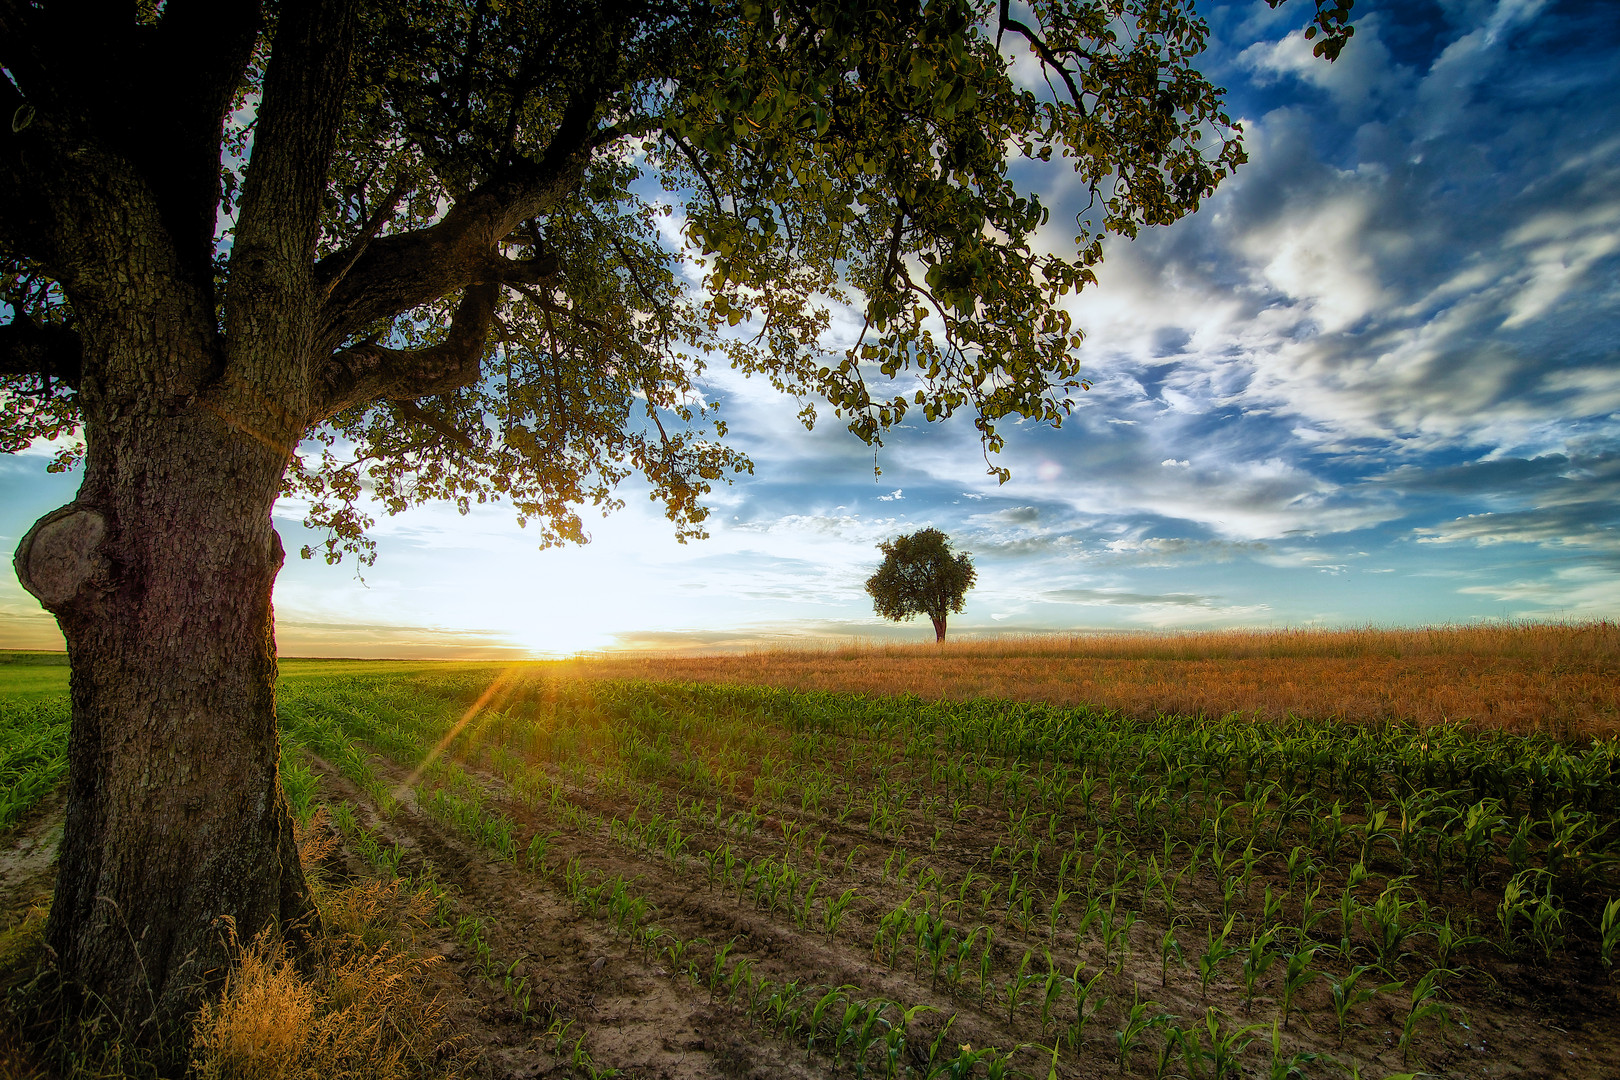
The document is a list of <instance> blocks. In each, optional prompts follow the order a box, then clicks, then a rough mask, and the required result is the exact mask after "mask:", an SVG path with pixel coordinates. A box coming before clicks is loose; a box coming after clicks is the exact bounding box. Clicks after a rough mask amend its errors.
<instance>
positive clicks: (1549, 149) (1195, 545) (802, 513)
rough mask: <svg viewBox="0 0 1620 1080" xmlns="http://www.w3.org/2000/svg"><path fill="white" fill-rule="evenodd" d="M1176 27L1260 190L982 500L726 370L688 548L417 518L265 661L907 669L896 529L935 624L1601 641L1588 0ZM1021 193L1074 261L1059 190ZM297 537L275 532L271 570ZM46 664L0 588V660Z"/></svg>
mask: <svg viewBox="0 0 1620 1080" xmlns="http://www.w3.org/2000/svg"><path fill="white" fill-rule="evenodd" d="M1201 10H1202V11H1204V12H1205V13H1206V14H1207V16H1208V17H1209V19H1210V21H1211V23H1212V25H1213V27H1214V31H1215V42H1214V45H1213V47H1212V49H1211V51H1210V53H1209V54H1208V56H1207V57H1206V61H1205V65H1204V66H1205V70H1206V71H1208V72H1209V73H1210V74H1211V76H1212V77H1213V78H1214V79H1215V81H1216V82H1217V83H1219V84H1221V85H1224V86H1226V87H1227V89H1228V92H1229V102H1230V106H1231V109H1230V111H1231V112H1232V114H1233V115H1234V117H1237V118H1241V120H1242V121H1243V124H1244V127H1245V129H1246V144H1247V146H1248V149H1249V155H1250V158H1251V160H1250V163H1249V164H1248V165H1247V166H1245V167H1244V168H1243V169H1241V170H1240V171H1239V172H1238V174H1237V175H1236V177H1235V178H1233V179H1232V180H1230V181H1228V183H1227V184H1226V185H1225V186H1224V187H1223V188H1222V189H1221V191H1220V192H1219V193H1218V194H1217V195H1216V197H1215V198H1214V199H1212V200H1209V201H1208V202H1207V203H1206V204H1205V206H1204V207H1203V209H1202V210H1200V212H1199V213H1198V214H1196V215H1194V216H1193V217H1191V218H1188V219H1186V220H1184V221H1183V222H1181V223H1179V224H1177V225H1175V226H1173V227H1171V228H1168V229H1160V230H1154V231H1151V232H1148V233H1144V234H1143V235H1142V236H1141V237H1140V238H1139V239H1138V240H1136V241H1135V242H1129V243H1128V242H1124V241H1116V242H1114V243H1112V244H1111V245H1110V246H1109V247H1108V249H1107V255H1106V261H1105V263H1104V265H1103V266H1102V268H1101V270H1100V277H1101V280H1102V284H1101V285H1100V286H1099V287H1098V288H1096V289H1093V290H1090V291H1088V292H1087V293H1086V294H1084V295H1083V296H1082V297H1080V298H1079V299H1078V300H1077V301H1076V302H1075V304H1074V312H1075V315H1076V317H1077V319H1078V322H1079V324H1080V325H1081V326H1082V327H1084V328H1085V330H1086V332H1087V335H1088V336H1087V341H1086V344H1085V346H1084V349H1083V353H1082V356H1083V358H1084V361H1085V364H1086V367H1087V373H1088V375H1089V376H1090V377H1091V378H1092V379H1094V380H1095V386H1094V388H1093V389H1092V390H1091V391H1090V392H1089V393H1088V394H1086V395H1085V396H1084V398H1083V400H1082V404H1081V407H1080V408H1079V409H1078V410H1077V412H1076V414H1075V416H1074V417H1073V418H1072V419H1071V420H1070V421H1069V422H1067V423H1065V424H1064V426H1063V428H1062V429H1061V430H1058V431H1053V430H1050V429H1044V428H1039V427H1034V426H1025V427H1019V428H1015V429H1013V430H1012V431H1011V433H1010V437H1009V439H1008V448H1007V451H1006V453H1005V454H1004V455H1003V458H1004V463H1005V464H1006V465H1008V466H1009V467H1010V468H1011V469H1012V471H1013V479H1012V481H1011V482H1009V483H1007V484H1005V485H1001V486H997V484H996V483H995V481H994V479H993V478H991V477H989V476H987V475H986V474H985V467H984V462H983V460H982V458H981V456H980V451H979V446H978V443H977V440H976V438H975V437H974V433H973V431H972V429H971V426H970V425H969V424H965V423H959V422H951V423H947V424H944V425H925V424H923V423H922V422H921V420H920V419H919V420H918V421H916V422H915V423H912V422H910V421H908V423H907V425H906V426H905V427H904V428H903V429H901V430H899V431H897V432H895V433H894V437H893V438H891V439H890V440H889V443H888V445H887V446H886V447H885V448H884V449H883V450H882V451H881V452H880V453H879V455H878V457H877V464H878V465H880V466H881V468H882V475H881V476H874V474H873V464H874V459H873V454H872V452H871V450H870V449H868V448H867V447H865V446H863V445H861V444H860V443H859V442H858V441H856V440H855V439H854V438H853V437H852V436H850V435H848V433H847V432H844V431H843V429H842V428H840V427H838V426H837V425H836V424H835V423H832V422H827V423H824V424H822V425H820V426H818V427H817V429H816V430H815V431H814V432H813V433H811V432H805V431H804V430H803V429H802V428H800V427H798V426H797V424H796V422H795V420H794V414H795V412H796V411H797V408H798V406H797V404H796V403H795V402H793V401H791V400H787V399H783V398H781V397H779V396H778V395H776V394H775V392H774V391H772V390H771V389H770V388H769V386H767V385H766V384H764V383H762V382H759V381H757V380H756V381H752V382H750V381H746V380H743V379H741V378H740V377H736V376H734V375H733V374H732V373H730V372H729V371H719V372H715V373H713V379H712V382H711V386H710V389H711V391H712V392H713V393H714V395H715V396H717V397H718V398H719V399H720V400H721V401H722V405H723V413H724V415H725V416H726V417H727V419H728V420H729V422H730V424H731V430H732V433H733V435H734V437H735V442H736V443H737V445H738V446H739V447H740V448H742V449H743V450H745V451H746V452H747V453H749V454H750V455H751V456H752V457H753V459H754V461H755V471H754V475H753V476H752V477H744V478H743V479H742V481H741V482H739V483H737V484H736V485H734V486H732V487H729V488H724V489H722V490H720V491H718V492H716V494H715V496H714V497H713V498H712V500H711V505H712V506H713V507H714V515H713V517H712V518H711V528H710V531H711V533H712V536H711V538H710V539H708V540H706V541H699V542H694V543H691V544H687V545H680V544H677V543H675V542H674V540H673V538H672V534H671V529H670V527H669V526H668V524H667V523H666V522H664V521H663V519H662V517H661V516H660V515H659V513H658V512H657V508H656V507H654V506H651V505H650V504H648V503H647V501H646V500H645V498H644V497H643V495H644V493H643V492H641V491H639V490H637V489H635V488H633V487H632V488H628V489H626V491H625V493H624V494H625V496H626V507H625V509H624V510H622V511H620V512H619V513H617V514H614V515H612V516H610V517H608V518H606V519H604V520H600V521H596V520H594V519H593V520H592V521H591V522H590V531H591V533H592V535H593V542H592V543H591V544H590V545H589V546H587V547H584V548H577V549H565V550H549V551H537V550H536V549H535V546H534V542H533V540H532V539H531V538H530V537H528V536H527V535H526V534H525V533H524V532H523V531H522V530H520V529H519V528H517V526H516V525H515V523H514V522H513V521H512V518H511V515H510V512H509V511H507V510H505V509H503V508H502V507H499V506H495V507H488V506H486V507H478V508H475V509H474V511H473V512H472V513H471V514H469V515H467V516H465V517H463V516H459V515H457V514H456V513H455V511H454V510H453V509H452V508H449V507H442V506H435V507H425V508H421V509H417V510H412V511H410V512H407V513H406V514H403V515H401V516H399V517H396V518H392V519H385V520H384V521H383V522H382V523H381V524H380V525H379V527H378V529H377V531H376V537H377V539H378V541H379V551H380V554H379V557H378V559H377V562H376V565H375V566H373V567H371V568H369V569H366V570H365V571H364V577H363V580H362V579H361V578H360V577H358V576H357V575H356V571H355V567H354V566H353V564H352V563H344V564H341V565H338V566H327V565H326V564H324V563H320V562H303V561H300V560H298V559H296V558H293V559H290V560H289V562H288V565H287V567H286V569H285V570H284V571H283V573H282V577H281V581H280V584H279V585H278V587H277V593H276V609H277V615H278V620H279V638H280V641H281V648H282V651H283V653H284V654H288V655H312V654H323V653H324V654H334V655H445V656H450V655H468V656H471V655H496V654H502V653H510V652H524V651H528V652H534V653H537V654H557V653H571V652H574V651H577V650H587V649H601V648H613V647H631V648H652V647H664V646H676V647H686V648H693V647H699V646H711V645H737V644H741V643H756V642H761V641H768V642H769V641H782V640H796V639H805V638H833V639H849V638H877V637H902V638H908V639H909V638H915V639H922V638H925V637H926V636H927V635H928V633H929V628H928V627H927V625H926V621H924V622H923V623H922V624H917V623H913V624H907V625H905V626H898V627H897V626H894V625H893V624H885V623H883V622H882V621H881V620H879V619H877V618H876V617H875V616H874V615H873V614H872V611H871V604H870V600H869V599H868V598H867V597H866V596H865V594H864V592H863V590H862V582H863V580H864V579H865V577H866V575H868V574H869V573H870V572H871V571H872V569H873V568H874V567H875V565H876V562H877V560H878V557H879V556H878V552H877V550H876V544H877V543H878V542H879V541H880V540H882V539H885V538H886V537H888V536H891V535H894V534H895V533H897V532H902V531H910V530H912V529H915V528H919V527H922V526H924V525H932V526H935V527H938V528H941V529H944V530H945V531H947V532H948V533H950V534H951V536H952V537H953V538H955V540H956V541H957V542H958V546H960V547H961V548H963V549H965V550H968V551H971V552H972V553H973V556H974V559H975V561H976V563H977V565H978V568H979V585H978V588H977V589H976V590H975V591H974V592H973V593H971V594H970V595H969V598H968V603H967V610H966V611H965V612H964V613H963V614H962V615H960V616H956V617H955V618H954V619H953V620H952V629H953V632H957V633H962V632H986V633H987V632H1008V631H1012V632H1019V631H1051V630H1072V629H1096V628H1202V627H1229V626H1283V625H1287V626H1305V625H1329V626H1335V625H1361V624H1367V623H1375V624H1382V625H1393V624H1401V625H1411V624H1418V623H1430V622H1468V621H1473V620H1477V619H1501V618H1528V619H1559V618H1571V619H1589V618H1615V617H1617V616H1620V527H1617V526H1620V63H1617V58H1620V20H1616V19H1615V18H1614V14H1615V11H1614V7H1613V5H1612V4H1609V3H1603V2H1600V0H1585V2H1566V3H1552V2H1540V3H1538V2H1535V0H1502V2H1487V0H1478V2H1472V0H1455V2H1450V0H1448V2H1423V0H1404V2H1401V3H1387V2H1386V3H1363V4H1358V5H1357V9H1356V14H1357V20H1356V26H1357V33H1356V36H1355V38H1354V40H1353V41H1352V42H1351V44H1350V46H1349V47H1348V48H1347V49H1346V50H1345V53H1344V55H1343V56H1342V58H1341V59H1340V60H1339V61H1338V62H1337V63H1336V64H1333V65H1331V66H1330V65H1327V64H1325V63H1322V62H1321V61H1317V60H1313V59H1312V58H1311V57H1310V46H1309V45H1308V44H1307V43H1306V42H1304V41H1303V40H1302V38H1301V36H1300V34H1299V31H1298V27H1299V26H1300V25H1302V24H1303V22H1304V20H1305V18H1306V16H1307V11H1308V0H1294V2H1292V3H1289V4H1287V5H1285V6H1284V7H1283V8H1282V9H1281V10H1279V11H1275V12H1273V11H1271V10H1270V9H1269V8H1267V7H1266V5H1265V4H1264V3H1263V2H1261V0H1242V2H1238V3H1233V4H1229V5H1207V6H1201ZM1030 183H1032V184H1034V185H1035V186H1037V187H1038V188H1039V189H1040V190H1041V191H1042V192H1043V193H1044V195H1045V196H1046V198H1047V200H1048V201H1049V202H1050V203H1052V204H1053V205H1054V206H1055V207H1056V208H1057V209H1055V210H1054V213H1053V216H1052V220H1053V223H1054V224H1053V226H1052V231H1051V243H1053V244H1061V243H1063V242H1064V241H1065V239H1066V237H1067V236H1070V235H1072V230H1071V229H1068V228H1066V227H1065V226H1064V224H1063V223H1064V221H1065V220H1068V221H1070V222H1072V215H1073V213H1074V211H1075V210H1077V209H1078V208H1079V207H1078V204H1077V202H1076V198H1077V193H1076V190H1075V185H1074V180H1073V177H1072V176H1071V175H1066V174H1064V173H1062V172H1061V171H1056V170H1052V171H1047V172H1044V173H1039V174H1034V173H1032V174H1031V176H1030ZM1064 207H1067V208H1068V209H1067V213H1065V212H1064V211H1063V208H1064ZM835 332H836V330H835ZM834 343H835V344H836V342H834ZM45 461H46V457H45V456H44V455H43V452H42V453H40V454H24V455H18V456H16V457H12V458H0V543H3V544H4V545H5V546H6V548H7V549H8V550H9V549H10V548H11V547H13V546H14V545H15V544H16V542H17V540H18V539H19V538H20V536H21V534H22V532H23V531H24V530H26V528H27V527H28V525H29V523H30V522H32V521H33V520H34V518H36V517H37V516H39V515H40V514H42V513H44V512H45V511H46V510H49V509H51V508H52V507H54V506H57V505H60V504H61V503H64V502H66V501H68V500H69V499H70V498H72V495H73V490H74V488H75V486H76V483H77V480H76V478H74V477H52V476H47V475H46V474H45V471H44V465H45ZM300 520H301V512H300V510H299V508H298V507H297V506H286V507H282V508H280V509H278V512H277V525H278V528H279V529H280V530H281V532H282V535H283V537H284V539H285V541H286V547H287V549H288V550H289V551H296V550H297V549H298V548H299V547H300V546H301V545H302V544H303V543H305V542H308V539H309V538H308V537H306V536H305V535H304V534H303V530H302V527H301V525H300ZM8 569H9V567H8ZM59 643H60V638H59V637H57V636H56V635H55V631H54V626H53V624H52V623H51V621H50V620H49V619H48V618H47V617H46V616H44V615H43V614H42V613H40V612H39V610H38V607H37V605H35V604H34V603H33V602H32V600H31V599H30V598H28V597H27V596H26V594H24V593H23V592H22V591H21V589H20V588H19V587H18V586H17V584H16V582H15V580H14V579H13V578H12V577H11V576H10V574H9V573H7V574H6V575H5V576H4V577H3V578H0V647H59Z"/></svg>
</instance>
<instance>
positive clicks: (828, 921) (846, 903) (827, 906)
mask: <svg viewBox="0 0 1620 1080" xmlns="http://www.w3.org/2000/svg"><path fill="white" fill-rule="evenodd" d="M859 899H860V897H859V896H858V895H857V894H856V892H855V890H854V889H845V890H844V891H843V892H842V893H841V894H839V895H838V896H836V897H828V898H827V900H826V901H824V907H823V909H822V912H821V932H822V933H823V934H826V935H827V936H828V937H829V938H830V937H832V936H833V935H834V934H836V933H838V927H839V926H840V925H841V924H842V923H843V921H844V916H846V915H848V914H849V909H850V906H851V905H853V904H854V903H855V901H856V900H859Z"/></svg>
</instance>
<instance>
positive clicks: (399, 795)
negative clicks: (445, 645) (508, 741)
mask: <svg viewBox="0 0 1620 1080" xmlns="http://www.w3.org/2000/svg"><path fill="white" fill-rule="evenodd" d="M521 670H522V668H521V667H519V666H517V665H514V666H512V667H507V668H503V669H502V670H501V671H500V673H499V674H497V675H496V676H495V678H494V679H493V680H492V681H491V682H490V684H489V685H488V686H486V687H485V688H484V692H483V693H482V694H480V695H478V700H477V701H475V702H473V703H472V705H471V706H470V707H469V708H468V709H467V711H466V712H464V713H462V714H461V719H459V720H457V721H456V722H455V723H454V724H452V725H451V726H450V730H449V731H447V732H445V735H444V738H442V739H440V740H439V741H438V743H437V744H436V745H435V746H434V747H433V749H432V750H429V751H428V754H427V756H426V757H425V758H423V759H422V763H421V764H420V765H418V766H417V767H416V768H415V769H413V770H411V774H410V775H409V776H407V777H406V778H405V779H404V780H402V781H400V784H399V787H398V788H397V789H396V790H395V791H394V798H395V799H399V800H403V799H404V798H405V793H406V792H408V791H410V790H411V789H412V788H414V787H415V786H416V783H417V781H418V780H420V779H422V774H423V773H425V772H427V771H428V769H430V768H432V767H433V763H434V762H435V761H437V760H439V755H441V754H443V753H444V751H445V748H446V747H448V746H449V745H450V744H451V743H452V742H454V741H455V738H456V736H457V735H460V734H461V731H462V729H463V728H465V727H466V726H467V724H468V723H469V722H470V721H471V720H472V718H473V717H475V716H477V715H478V714H479V713H480V712H483V711H484V710H485V706H488V705H490V703H491V702H492V701H494V702H495V705H494V708H497V709H498V708H499V707H500V706H501V705H504V704H505V703H506V699H507V697H508V696H510V694H511V692H512V688H513V686H514V685H515V684H516V682H517V677H518V673H519V672H520V671H521ZM497 695H499V700H496V698H497ZM491 711H493V710H491Z"/></svg>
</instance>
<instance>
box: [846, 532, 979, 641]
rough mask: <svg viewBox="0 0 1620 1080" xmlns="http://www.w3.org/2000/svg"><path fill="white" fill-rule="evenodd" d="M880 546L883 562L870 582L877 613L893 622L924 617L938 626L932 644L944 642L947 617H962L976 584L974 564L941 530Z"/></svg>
mask: <svg viewBox="0 0 1620 1080" xmlns="http://www.w3.org/2000/svg"><path fill="white" fill-rule="evenodd" d="M878 547H879V548H880V549H881V550H882V552H883V562H882V564H881V565H879V566H878V568H877V572H876V573H875V574H873V575H872V576H871V577H869V578H867V579H866V591H867V592H868V593H869V594H870V595H871V597H872V607H873V609H874V610H876V611H877V613H878V614H879V615H881V616H883V617H884V618H885V619H892V620H894V621H895V622H905V621H907V620H909V619H912V618H915V617H916V616H918V615H926V616H928V618H929V620H930V621H931V622H932V623H933V624H934V640H936V641H944V640H945V620H946V618H947V617H948V616H949V615H950V613H951V612H956V613H958V614H960V613H961V611H962V605H963V604H964V603H965V601H966V597H967V591H968V590H969V589H971V588H973V583H974V582H975V581H976V580H977V579H978V571H976V570H974V569H973V560H972V559H971V558H969V556H968V553H967V552H965V551H952V550H951V538H950V537H948V536H946V535H945V534H944V533H942V532H940V531H939V530H938V529H918V530H917V531H916V532H914V533H907V534H905V535H903V536H897V537H895V538H894V539H893V540H885V541H884V542H883V543H881V544H879V545H878Z"/></svg>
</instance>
